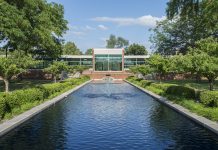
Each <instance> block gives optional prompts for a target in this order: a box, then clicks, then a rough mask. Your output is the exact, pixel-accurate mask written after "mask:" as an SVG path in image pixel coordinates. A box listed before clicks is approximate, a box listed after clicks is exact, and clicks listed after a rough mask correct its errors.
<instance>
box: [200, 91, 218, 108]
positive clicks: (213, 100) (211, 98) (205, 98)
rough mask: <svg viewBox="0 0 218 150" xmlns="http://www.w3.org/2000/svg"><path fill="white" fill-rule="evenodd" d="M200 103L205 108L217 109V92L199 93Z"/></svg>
mask: <svg viewBox="0 0 218 150" xmlns="http://www.w3.org/2000/svg"><path fill="white" fill-rule="evenodd" d="M200 102H201V103H202V104H204V105H205V106H209V107H218V91H203V92H201V93H200Z"/></svg>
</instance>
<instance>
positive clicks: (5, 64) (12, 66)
mask: <svg viewBox="0 0 218 150" xmlns="http://www.w3.org/2000/svg"><path fill="white" fill-rule="evenodd" d="M36 63H37V61H35V60H33V59H32V57H31V56H30V55H25V54H24V53H23V52H18V51H14V52H13V53H10V55H9V56H8V57H7V58H6V57H0V78H1V79H2V80H3V81H4V83H5V91H6V92H8V91H9V81H10V80H11V78H12V77H13V76H15V75H18V74H20V73H22V72H25V71H26V70H27V69H28V68H29V67H31V66H34V65H35V64H36Z"/></svg>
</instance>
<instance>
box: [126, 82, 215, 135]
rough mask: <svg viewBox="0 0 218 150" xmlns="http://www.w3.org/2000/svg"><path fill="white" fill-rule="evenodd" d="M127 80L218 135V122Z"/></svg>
mask: <svg viewBox="0 0 218 150" xmlns="http://www.w3.org/2000/svg"><path fill="white" fill-rule="evenodd" d="M124 81H125V82H127V83H129V84H131V85H132V86H134V87H136V88H138V89H140V90H141V91H143V92H145V93H146V94H148V95H150V96H151V97H153V98H154V99H156V100H157V101H159V102H160V103H162V104H164V105H166V106H168V107H170V108H172V109H173V110H175V111H176V112H178V113H180V114H182V115H183V116H185V117H187V118H189V119H191V120H192V121H194V122H195V123H197V124H199V125H201V126H203V127H205V128H206V129H208V130H210V131H212V132H213V133H215V134H216V135H218V123H216V122H214V121H211V120H209V119H207V118H205V117H202V116H199V115H197V114H195V113H192V112H191V111H189V110H188V109H186V108H184V107H182V106H180V105H178V104H175V103H173V102H172V101H169V100H168V99H166V98H164V97H162V96H160V95H157V94H155V93H153V92H151V91H149V90H146V89H144V88H142V87H140V86H138V85H135V84H133V83H131V82H129V81H127V80H124Z"/></svg>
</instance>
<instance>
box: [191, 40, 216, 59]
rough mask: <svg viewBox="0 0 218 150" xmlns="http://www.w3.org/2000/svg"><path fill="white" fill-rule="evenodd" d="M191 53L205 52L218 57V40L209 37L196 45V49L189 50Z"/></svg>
mask: <svg viewBox="0 0 218 150" xmlns="http://www.w3.org/2000/svg"><path fill="white" fill-rule="evenodd" d="M189 52H191V53H193V52H197V53H201V52H205V53H207V54H208V55H209V56H215V57H218V39H216V38H214V37H208V38H205V39H201V40H199V41H197V42H196V43H195V47H194V48H192V47H190V48H189Z"/></svg>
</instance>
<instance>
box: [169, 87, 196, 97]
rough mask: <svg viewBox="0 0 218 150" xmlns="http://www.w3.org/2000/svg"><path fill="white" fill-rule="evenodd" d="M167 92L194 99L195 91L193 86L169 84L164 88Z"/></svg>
mask: <svg viewBox="0 0 218 150" xmlns="http://www.w3.org/2000/svg"><path fill="white" fill-rule="evenodd" d="M166 93H167V94H171V95H176V96H182V97H184V98H191V99H196V91H195V89H193V88H190V87H185V86H179V85H173V86H169V87H168V88H167V90H166Z"/></svg>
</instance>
